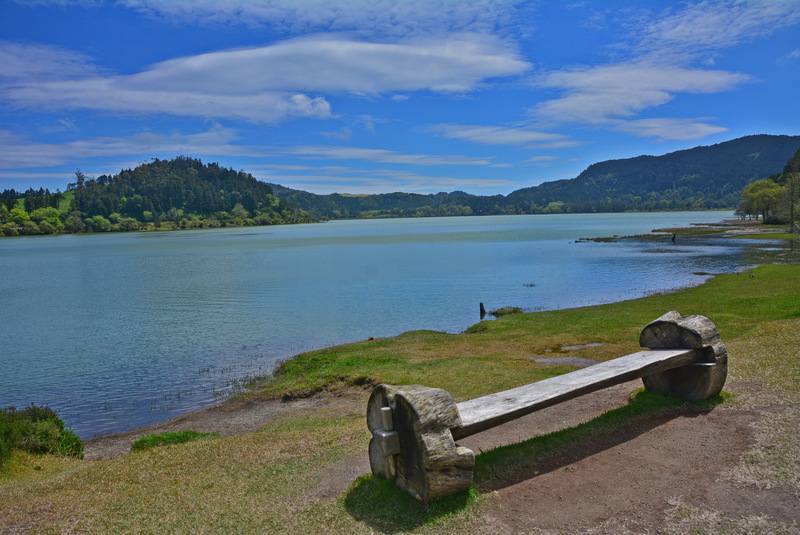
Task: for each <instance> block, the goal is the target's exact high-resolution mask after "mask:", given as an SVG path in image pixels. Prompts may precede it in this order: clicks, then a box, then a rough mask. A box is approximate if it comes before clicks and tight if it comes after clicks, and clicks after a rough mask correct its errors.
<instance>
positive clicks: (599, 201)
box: [507, 135, 800, 212]
mask: <svg viewBox="0 0 800 535" xmlns="http://www.w3.org/2000/svg"><path fill="white" fill-rule="evenodd" d="M798 147H800V136H769V135H757V136H747V137H742V138H738V139H734V140H732V141H726V142H724V143H719V144H717V145H711V146H703V147H695V148H693V149H688V150H682V151H677V152H671V153H669V154H665V155H663V156H638V157H636V158H629V159H625V160H608V161H605V162H600V163H596V164H593V165H590V166H589V167H588V168H587V169H586V170H585V171H583V172H582V173H581V174H580V175H578V177H577V178H573V179H571V180H558V181H555V182H545V183H543V184H541V185H539V186H535V187H532V188H525V189H521V190H517V191H515V192H513V193H511V194H510V195H508V198H507V200H508V201H509V202H510V203H512V204H513V205H514V206H515V207H517V208H518V209H523V210H524V209H525V208H526V207H528V208H530V207H531V206H533V207H534V208H533V209H534V210H535V209H536V208H539V209H543V208H545V207H546V206H548V205H549V204H550V203H553V202H563V203H565V205H567V206H568V207H570V208H571V210H569V211H575V212H582V211H619V210H627V209H640V210H659V209H689V210H692V209H706V208H733V207H735V206H736V205H738V204H739V201H740V199H741V191H742V189H743V188H744V187H745V186H746V185H747V184H749V183H751V182H753V181H755V180H759V179H762V178H767V177H769V176H771V175H773V174H776V173H780V171H781V169H783V166H784V165H785V164H786V162H787V160H789V158H791V157H792V155H793V154H794V153H795V151H797V149H798Z"/></svg>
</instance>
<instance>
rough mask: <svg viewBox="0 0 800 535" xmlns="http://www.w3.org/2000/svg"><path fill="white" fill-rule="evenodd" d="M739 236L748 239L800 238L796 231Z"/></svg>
mask: <svg viewBox="0 0 800 535" xmlns="http://www.w3.org/2000/svg"><path fill="white" fill-rule="evenodd" d="M737 237H738V238H746V239H748V240H800V234H797V233H794V232H765V233H759V234H747V235H744V236H737Z"/></svg>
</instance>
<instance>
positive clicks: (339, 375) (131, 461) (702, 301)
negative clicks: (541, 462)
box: [0, 265, 800, 534]
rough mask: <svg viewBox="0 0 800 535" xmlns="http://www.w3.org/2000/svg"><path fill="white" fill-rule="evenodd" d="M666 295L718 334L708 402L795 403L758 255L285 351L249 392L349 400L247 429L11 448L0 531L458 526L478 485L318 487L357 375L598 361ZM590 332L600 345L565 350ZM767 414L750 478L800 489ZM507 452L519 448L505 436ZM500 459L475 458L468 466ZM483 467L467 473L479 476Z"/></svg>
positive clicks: (448, 377) (789, 449)
mask: <svg viewBox="0 0 800 535" xmlns="http://www.w3.org/2000/svg"><path fill="white" fill-rule="evenodd" d="M669 310H677V311H679V312H681V313H682V314H684V315H687V314H702V315H705V316H708V317H709V318H711V319H712V321H714V322H715V324H716V325H717V327H718V328H719V331H720V333H721V336H722V339H723V340H724V342H725V343H726V345H727V347H728V350H729V353H730V354H731V364H730V376H729V387H727V388H726V390H728V389H729V388H731V386H730V385H734V386H733V387H732V388H733V394H732V395H731V396H729V399H726V400H725V401H723V402H722V404H721V405H720V406H719V407H718V408H717V409H715V410H727V409H726V407H728V406H734V407H750V406H756V405H765V404H773V405H772V406H774V407H789V406H790V404H794V403H796V398H797V395H798V393H800V355H799V354H798V347H800V266H799V265H772V266H764V267H761V268H758V269H755V270H753V271H752V272H750V273H743V274H736V275H733V274H732V275H722V276H718V277H715V278H714V279H712V280H710V281H709V282H707V283H706V284H704V285H702V286H699V287H695V288H689V289H686V290H683V291H680V292H676V293H672V294H668V295H656V296H652V297H647V298H643V299H636V300H632V301H626V302H622V303H615V304H609V305H602V306H594V307H586V308H578V309H571V310H560V311H550V312H536V313H530V314H512V315H509V316H505V317H503V318H501V319H498V320H494V321H487V322H482V323H479V324H477V325H475V326H473V327H472V328H470V329H469V330H468V331H467V332H465V333H463V334H443V333H438V332H431V331H416V332H410V333H406V334H403V335H400V336H398V337H396V338H391V339H379V340H368V341H363V342H359V343H355V344H349V345H345V346H340V347H335V348H330V349H326V350H322V351H315V352H310V353H306V354H303V355H300V356H298V357H297V358H296V359H293V360H291V361H288V362H286V363H284V365H283V366H282V367H281V368H280V370H279V372H278V373H277V374H276V376H275V377H274V378H273V379H271V380H269V381H262V382H261V383H260V384H253V385H251V386H253V387H254V388H255V390H254V391H252V392H250V393H248V394H247V396H251V397H252V396H266V397H280V396H285V397H286V398H292V397H303V396H306V395H309V393H311V392H318V393H320V394H318V395H321V393H324V392H329V393H338V394H342V395H344V397H343V398H338V399H345V400H346V399H353V403H352V404H350V405H347V404H345V405H343V404H342V403H339V404H328V405H326V404H323V405H321V406H319V407H318V408H316V409H315V410H313V411H306V412H300V413H294V414H288V415H286V416H283V417H280V418H278V419H277V420H276V421H275V422H274V423H272V424H270V425H268V426H267V427H265V428H264V429H262V430H261V431H259V432H256V433H252V434H248V435H243V436H237V437H219V438H213V437H212V438H206V439H204V440H200V441H194V442H187V443H184V444H177V445H172V446H164V447H156V448H152V449H148V450H145V451H141V452H135V453H131V454H129V455H125V456H122V457H118V458H114V459H111V460H108V461H102V462H90V461H80V460H74V459H67V458H60V457H55V456H32V455H27V454H22V453H16V454H15V457H14V458H13V460H12V461H11V462H10V463H9V466H8V468H6V469H5V470H4V471H3V472H2V473H0V531H9V532H22V531H24V530H25V529H30V530H31V531H32V532H43V533H57V532H73V531H74V532H83V531H86V532H92V533H119V532H125V533H139V532H146V533H220V532H222V533H270V532H273V533H274V532H280V533H304V534H305V533H323V532H325V533H372V532H375V531H376V530H378V531H382V532H388V533H396V532H401V531H406V530H414V531H419V532H426V533H466V532H469V531H470V530H471V529H472V526H474V525H475V521H476V519H479V518H480V517H481V515H482V514H483V513H484V511H485V510H486V508H487V507H490V505H489V504H490V503H491V495H490V494H489V492H488V491H486V490H483V489H484V488H486V487H481V486H479V487H478V488H476V490H475V491H474V492H473V493H471V494H470V495H467V496H461V497H457V498H455V499H453V500H451V501H448V502H445V503H442V504H439V505H437V506H435V507H434V508H432V509H424V508H421V507H420V506H419V505H418V504H416V503H415V502H413V501H409V500H408V499H406V498H405V497H404V496H403V495H401V494H398V493H396V492H394V490H393V489H392V487H391V486H390V485H388V486H387V485H385V484H383V483H381V482H379V481H377V480H373V479H372V478H371V477H370V476H366V477H362V478H360V479H358V480H357V481H356V479H357V477H358V474H353V475H352V476H350V477H351V479H350V480H349V481H351V482H354V485H353V487H352V488H351V489H350V490H349V491H347V492H341V491H337V492H332V493H326V492H325V483H324V482H325V481H327V475H328V474H329V473H330V472H331V471H332V470H333V468H334V467H336V466H346V465H347V464H348V463H350V462H352V461H351V460H352V459H353V457H354V456H358V455H361V456H363V454H364V452H365V451H366V446H367V442H368V440H369V435H368V432H367V430H366V426H365V423H364V416H363V410H364V408H365V399H366V396H367V395H368V389H365V388H364V385H369V384H372V383H378V382H386V383H394V384H403V383H418V384H425V385H427V386H433V387H440V388H445V389H447V390H449V391H450V392H452V393H453V394H454V395H455V396H456V398H458V399H466V398H470V397H474V396H477V395H481V394H486V393H489V392H494V391H497V390H500V389H505V388H510V387H513V386H516V385H520V384H524V383H528V382H531V381H536V380H539V379H542V378H544V377H548V376H551V375H553V374H558V373H564V372H567V371H569V370H571V369H572V368H569V367H566V366H563V367H551V366H544V365H541V364H537V363H536V362H535V359H537V358H538V357H552V356H566V355H570V356H581V357H588V358H592V359H595V360H607V359H611V358H614V357H616V356H620V355H623V354H626V353H629V352H633V351H636V350H637V347H638V346H637V340H638V334H639V332H640V330H641V328H642V327H643V326H644V325H645V324H647V323H648V322H650V321H651V320H653V319H655V318H656V317H658V316H660V315H661V314H663V313H664V312H667V311H669ZM598 342H599V343H602V344H603V345H592V346H587V347H585V348H584V349H580V350H577V351H575V350H572V351H568V350H564V349H563V347H564V346H574V345H582V344H588V343H598ZM736 385H740V386H736ZM742 385H744V386H742ZM754 392H757V394H755V393H754ZM242 400H243V401H244V400H245V398H242ZM656 405H658V403H657V404H656ZM343 406H344V407H345V408H344V409H343V408H342V407H343ZM637 407H639V406H637ZM646 410H650V409H646ZM653 410H658V407H656V408H655V409H653ZM632 412H636V410H633V411H632ZM645 412H646V411H645ZM772 414H773V416H774V417H775V418H777V419H778V421H777V423H774V424H769V423H767V424H764V430H763V433H764V436H765V437H766V438H764V440H765V441H766V442H763V443H762V442H759V444H762V445H763V444H766V443H769V444H778V445H780V444H784V446H783V447H777V448H772V447H766V446H764V447H763V448H762V449H761V450H759V449H758V448H756V449H754V450H753V451H751V452H749V453H748V456H747V457H746V458H744V459H742V461H741V462H742V463H745V464H747V463H750V464H749V465H748V466H751V467H752V470H749V471H748V472H747V474H749V475H748V477H751V478H753V479H754V480H756V481H757V482H759V484H761V483H763V484H764V485H767V484H770V482H772V484H780V485H788V486H790V487H792V488H795V489H796V492H797V493H798V496H800V476H799V475H798V474H800V467H798V464H797V462H796V458H797V457H796V456H797V451H796V450H797V445H796V443H797V441H796V433H797V432H798V429H797V425H796V424H797V421H796V420H793V419H791V418H790V419H786V418H784V419H782V420H781V415H782V414H784V413H783V412H781V411H779V410H774V411H772ZM624 417H625V418H628V417H630V418H635V417H637V416H636V415H635V414H633V415H631V416H624ZM597 425H600V426H601V427H603V426H606V425H607V424H605V423H603V422H600V423H599V424H597ZM575 429H578V428H575ZM576 433H578V435H580V433H584V430H580V431H576ZM576 440H586V438H581V436H578V437H577V438H576ZM556 447H557V446H556ZM759 447H761V446H759ZM508 455H522V456H523V457H524V456H525V455H526V453H525V452H524V451H522V452H521V453H520V451H519V449H516V450H514V451H512V452H510V453H509V454H508ZM502 458H503V455H501V460H500V461H496V460H491V459H489V458H484V459H483V460H482V461H481V462H482V463H483V464H480V465H479V468H480V470H485V469H484V468H482V467H484V466H486V463H492V462H494V463H497V462H502ZM481 473H483V472H480V471H479V473H478V474H476V476H477V477H484V476H482V475H480V474H481ZM386 511H389V512H390V513H388V514H387V513H386Z"/></svg>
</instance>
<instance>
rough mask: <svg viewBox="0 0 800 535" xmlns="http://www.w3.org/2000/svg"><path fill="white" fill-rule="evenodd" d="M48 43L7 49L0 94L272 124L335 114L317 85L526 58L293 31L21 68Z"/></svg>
mask: <svg viewBox="0 0 800 535" xmlns="http://www.w3.org/2000/svg"><path fill="white" fill-rule="evenodd" d="M46 52H48V50H47V47H43V46H37V47H33V48H30V47H28V48H26V47H19V46H18V47H12V48H10V49H9V50H8V51H7V52H6V59H8V60H9V63H10V64H11V65H12V67H13V68H12V69H9V71H10V72H11V73H12V74H13V76H14V79H13V83H11V82H9V83H4V84H2V85H0V98H2V99H3V100H5V101H7V102H11V103H13V104H14V105H16V106H19V107H24V108H33V109H45V110H63V109H86V110H98V111H104V112H110V113H125V114H168V115H174V116H190V117H203V118H212V119H234V120H240V121H249V122H255V123H269V122H276V121H280V120H283V119H285V118H288V117H292V116H306V117H318V118H326V117H331V115H332V112H331V107H330V103H329V102H328V100H327V99H326V98H325V97H324V96H320V94H322V93H324V94H330V93H359V94H365V93H367V94H380V93H391V92H407V91H420V90H430V91H439V92H454V91H455V92H466V91H471V90H474V89H476V88H478V87H480V85H481V84H482V83H484V82H485V81H486V80H488V79H491V78H494V77H502V76H511V75H516V74H520V73H522V72H524V71H525V70H527V69H528V68H529V67H530V65H529V64H528V63H527V62H525V61H523V60H522V59H520V58H519V57H518V56H517V54H516V52H515V51H514V50H511V49H509V48H507V47H505V46H504V45H503V44H502V43H501V42H499V41H498V40H496V39H494V38H491V37H487V36H480V35H459V36H451V37H450V38H447V39H444V40H436V41H424V42H415V43H404V44H380V43H368V42H361V41H352V40H344V39H330V38H327V39H322V38H319V39H296V40H291V41H286V42H282V43H277V44H274V45H270V46H264V47H259V48H249V49H243V50H226V51H221V52H213V53H208V54H201V55H197V56H191V57H185V58H178V59H173V60H169V61H165V62H162V63H158V64H155V65H153V66H152V67H150V68H148V69H146V70H144V71H142V72H140V73H136V74H133V75H125V76H119V75H118V76H98V75H94V76H90V77H80V76H77V77H76V76H75V73H78V74H80V73H81V72H83V71H82V70H81V69H83V68H84V67H85V65H86V64H87V62H85V61H78V60H76V59H75V58H74V56H73V55H71V53H69V52H68V51H67V52H65V51H62V50H58V49H50V50H49V58H48V61H45V62H42V63H40V64H38V66H37V67H35V69H36V71H35V72H31V69H30V68H29V69H28V70H26V67H25V65H28V64H30V63H32V62H36V61H39V59H40V58H41V57H42V56H43V55H46ZM62 58H63V59H65V60H66V62H67V64H68V68H67V69H66V72H65V68H64V67H62V66H61V64H62V61H61V59H62ZM65 74H70V76H69V77H67V76H65ZM315 93H316V95H314V94H315Z"/></svg>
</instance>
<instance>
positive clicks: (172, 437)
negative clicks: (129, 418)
mask: <svg viewBox="0 0 800 535" xmlns="http://www.w3.org/2000/svg"><path fill="white" fill-rule="evenodd" d="M218 436H220V434H219V433H200V432H199V431H192V430H191V429H187V430H185V431H170V432H169V433H158V434H155V435H146V436H143V437H140V438H138V439H136V441H135V442H134V443H133V444H131V451H144V450H149V449H151V448H157V447H159V446H168V445H171V444H183V443H184V442H190V441H192V440H199V439H202V438H210V437H218Z"/></svg>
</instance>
